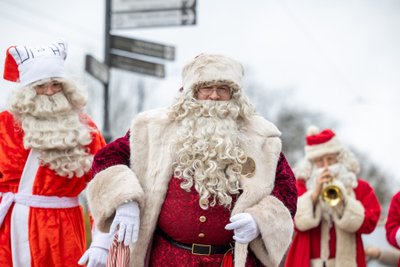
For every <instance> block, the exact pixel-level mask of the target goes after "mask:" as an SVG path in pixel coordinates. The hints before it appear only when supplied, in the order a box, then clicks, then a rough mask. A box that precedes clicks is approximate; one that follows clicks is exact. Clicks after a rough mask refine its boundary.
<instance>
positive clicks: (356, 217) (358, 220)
mask: <svg viewBox="0 0 400 267" xmlns="http://www.w3.org/2000/svg"><path fill="white" fill-rule="evenodd" d="M346 202H347V203H346V205H345V208H344V213H343V216H342V217H341V218H339V216H338V215H337V214H336V213H334V214H333V221H334V222H335V225H336V226H338V227H339V228H340V229H342V230H343V231H346V232H348V233H354V232H356V231H357V230H358V229H360V227H361V225H362V223H363V222H364V218H365V209H364V206H363V205H362V204H361V202H360V201H358V200H356V199H354V198H351V197H348V198H347V199H346Z"/></svg>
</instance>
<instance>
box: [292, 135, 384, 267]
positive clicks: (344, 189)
mask: <svg viewBox="0 0 400 267" xmlns="http://www.w3.org/2000/svg"><path fill="white" fill-rule="evenodd" d="M306 143H307V145H306V148H305V151H306V159H305V160H304V161H303V162H302V163H301V164H299V165H298V167H297V168H296V171H295V173H296V176H297V187H298V193H299V199H298V205H297V213H296V216H295V227H296V231H295V236H294V239H293V242H292V244H291V246H290V249H289V252H288V255H287V259H286V264H285V266H287V267H293V266H296V267H297V266H299V267H306V266H307V267H308V266H313V267H325V266H327V267H354V266H358V267H362V266H366V263H365V254H364V248H363V243H362V239H361V235H362V234H369V233H371V232H372V231H373V230H374V229H375V227H376V225H377V223H378V219H379V216H380V211H381V208H380V205H379V202H378V199H377V197H376V195H375V193H374V189H373V188H372V187H371V186H370V185H369V184H368V182H366V181H364V180H362V179H357V178H356V174H357V173H358V171H359V164H358V161H357V160H356V158H355V157H354V155H353V154H352V153H351V152H350V151H348V150H347V149H346V148H345V147H344V146H343V145H342V143H341V142H340V141H339V139H338V137H337V136H336V135H335V133H334V132H333V131H332V130H330V129H326V130H323V131H319V130H318V128H316V127H310V128H309V130H308V133H307V138H306Z"/></svg>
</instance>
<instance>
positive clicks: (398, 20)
mask: <svg viewBox="0 0 400 267" xmlns="http://www.w3.org/2000/svg"><path fill="white" fill-rule="evenodd" d="M399 14H400V1H398V0H381V1H376V0H363V1H361V0H334V1H333V0H331V1H321V0H304V1H297V0H252V1H244V0H198V4H197V16H198V17H197V25H196V26H184V27H164V28H152V29H150V28H147V29H134V30H124V31H119V32H115V33H118V34H121V35H125V36H130V37H135V38H139V39H144V40H148V41H153V42H160V43H164V44H168V45H173V46H175V47H176V59H175V60H174V61H166V62H165V64H166V72H167V77H166V78H165V79H157V78H151V77H146V78H144V80H145V82H146V83H147V84H151V86H152V88H151V92H148V93H149V94H150V96H151V99H152V101H151V102H149V103H146V106H145V108H146V109H148V108H153V107H160V106H165V105H168V104H169V103H170V101H171V100H172V96H173V95H174V94H175V92H176V90H177V88H179V87H180V70H181V67H182V65H183V64H184V62H186V61H187V60H188V59H191V58H193V57H194V56H195V55H197V54H199V53H201V52H212V53H222V54H225V55H228V56H232V57H234V58H236V59H237V60H239V61H241V62H242V63H243V64H244V65H245V67H246V69H247V72H248V73H249V76H248V77H247V78H246V79H251V80H252V82H255V83H258V84H263V86H264V87H265V88H270V89H271V90H279V89H280V88H293V89H294V90H295V91H294V93H293V95H290V96H288V99H289V100H290V101H291V102H292V104H293V105H295V106H304V107H306V108H308V109H310V110H312V111H314V112H321V113H324V114H326V115H327V116H329V117H332V118H333V119H335V120H336V121H337V122H338V124H339V125H338V128H336V129H334V130H335V131H336V132H337V134H338V136H339V138H341V139H342V140H343V142H345V143H348V144H352V145H353V146H355V147H357V148H358V149H359V150H361V151H364V152H365V153H368V154H369V156H370V158H372V159H373V160H375V161H376V162H379V163H380V164H382V166H383V167H384V168H385V169H387V170H388V171H390V172H392V174H393V179H397V180H398V181H400V175H399V172H398V170H397V166H398V165H399V159H398V154H399V153H398V151H400V138H399V137H400V127H399V126H400V125H399V120H398V119H397V116H398V115H400V107H399V105H398V104H397V103H398V101H399V98H400V49H399V47H400V16H399ZM103 17H104V1H99V0H85V1H81V0H57V1H52V0H35V1H23V0H0V25H1V27H0V34H1V36H2V38H0V53H1V51H3V58H4V54H5V51H6V48H7V47H8V46H10V45H15V44H40V43H43V42H48V41H51V40H54V39H56V38H58V37H63V38H65V39H66V40H67V41H68V42H69V55H68V59H67V67H68V71H69V73H70V74H73V75H76V76H81V77H84V78H85V79H86V80H87V79H90V78H87V75H84V74H83V73H82V71H83V68H84V65H83V64H84V55H85V54H87V53H90V54H92V55H93V56H95V57H97V58H98V59H100V60H102V59H103V45H104V44H103V29H104V21H103ZM3 63H4V61H3V59H2V60H1V61H0V68H1V69H3ZM125 75H126V76H132V77H138V76H137V75H135V74H131V73H126V74H125ZM15 86H16V85H15V84H13V83H10V82H6V81H4V80H1V81H0V88H1V91H0V109H4V108H5V103H6V99H7V96H8V95H9V93H10V92H11V90H12V88H14V87H15ZM99 90H100V88H99ZM91 101H96V102H98V107H99V109H98V110H97V111H93V112H94V114H92V116H93V117H94V119H95V120H96V122H97V123H98V124H99V125H100V126H101V124H102V121H101V119H102V117H101V115H99V114H101V107H102V99H101V98H100V95H93V96H92V98H91Z"/></svg>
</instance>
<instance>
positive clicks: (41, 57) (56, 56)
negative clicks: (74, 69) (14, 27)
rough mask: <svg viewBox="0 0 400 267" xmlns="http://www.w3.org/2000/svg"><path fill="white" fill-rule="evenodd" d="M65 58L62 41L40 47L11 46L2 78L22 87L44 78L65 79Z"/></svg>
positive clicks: (65, 53) (64, 44) (65, 50)
mask: <svg viewBox="0 0 400 267" xmlns="http://www.w3.org/2000/svg"><path fill="white" fill-rule="evenodd" d="M66 57H67V43H66V42H64V41H58V42H53V43H51V44H48V45H45V46H40V47H28V46H11V47H9V48H8V49H7V53H6V60H5V64H4V74H3V77H4V79H6V80H9V81H12V82H20V83H21V84H22V85H23V86H25V85H28V84H30V83H32V82H36V81H38V80H41V79H45V78H51V77H65V72H64V61H65V58H66Z"/></svg>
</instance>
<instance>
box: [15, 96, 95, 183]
mask: <svg viewBox="0 0 400 267" xmlns="http://www.w3.org/2000/svg"><path fill="white" fill-rule="evenodd" d="M33 103H34V105H30V107H29V108H27V109H26V110H27V112H26V113H21V114H19V116H18V118H19V120H20V121H21V126H22V129H23V130H24V139H23V141H24V146H25V148H34V149H37V150H38V151H39V152H40V159H41V161H42V164H43V165H48V166H49V168H50V169H52V170H54V171H55V172H56V173H57V174H58V175H60V176H64V177H69V178H72V177H74V176H77V177H82V176H83V175H84V174H85V173H87V172H88V171H89V170H90V168H91V164H92V161H93V156H92V155H91V154H90V153H88V152H87V151H86V148H85V146H87V145H89V144H90V143H91V140H92V138H91V135H90V129H89V127H88V126H87V125H86V124H85V123H84V122H81V120H80V116H79V113H78V112H77V111H75V110H73V108H72V107H71V105H70V103H69V102H68V99H67V98H66V97H65V95H64V93H63V92H60V93H57V94H54V95H53V96H45V95H37V96H35V98H34V99H33ZM21 110H23V109H21Z"/></svg>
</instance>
